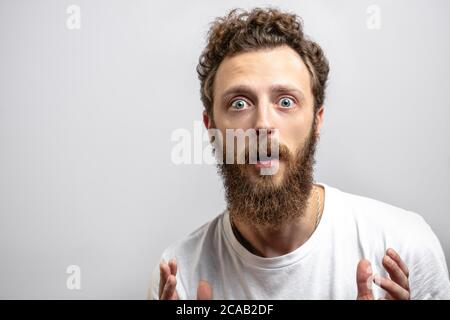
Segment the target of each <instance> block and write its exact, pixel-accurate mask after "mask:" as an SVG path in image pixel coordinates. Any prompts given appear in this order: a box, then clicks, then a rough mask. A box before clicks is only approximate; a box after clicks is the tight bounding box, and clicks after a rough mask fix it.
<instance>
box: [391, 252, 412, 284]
mask: <svg viewBox="0 0 450 320" xmlns="http://www.w3.org/2000/svg"><path fill="white" fill-rule="evenodd" d="M386 253H387V255H388V256H389V257H391V258H392V259H393V260H394V261H395V262H396V263H397V264H398V266H399V267H400V269H402V271H403V273H404V274H405V275H406V277H409V269H408V267H407V266H406V263H405V262H404V261H403V260H402V258H400V255H399V254H398V253H397V251H395V250H394V249H392V248H389V249H387V250H386Z"/></svg>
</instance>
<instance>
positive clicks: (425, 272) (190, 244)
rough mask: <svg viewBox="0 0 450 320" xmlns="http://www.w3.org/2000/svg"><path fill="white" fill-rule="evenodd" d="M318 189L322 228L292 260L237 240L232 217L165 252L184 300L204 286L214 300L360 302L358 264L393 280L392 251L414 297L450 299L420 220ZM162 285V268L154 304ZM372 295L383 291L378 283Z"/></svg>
mask: <svg viewBox="0 0 450 320" xmlns="http://www.w3.org/2000/svg"><path fill="white" fill-rule="evenodd" d="M318 184H319V185H322V186H323V187H324V188H325V203H324V211H323V215H322V219H321V221H320V224H319V225H318V227H317V229H316V231H315V232H314V233H313V234H312V236H311V237H310V238H309V239H308V240H307V241H306V242H305V243H304V244H303V245H301V246H300V247H299V248H297V249H296V250H294V251H292V252H290V253H288V254H286V255H283V256H279V257H275V258H263V257H260V256H256V255H254V254H252V253H250V252H249V251H248V250H247V249H246V248H245V247H243V246H242V245H241V244H240V242H238V240H237V239H236V237H235V236H234V234H233V231H232V229H231V225H230V220H229V215H228V212H227V211H225V212H223V213H222V214H220V215H219V216H217V217H216V218H215V219H213V220H212V221H210V222H208V223H206V224H205V225H203V226H202V227H200V228H199V229H197V230H196V231H194V232H193V233H191V234H190V235H189V236H187V237H186V238H185V239H183V240H181V241H178V242H177V243H174V244H173V245H171V246H170V247H169V248H167V249H166V250H165V251H164V252H163V254H162V257H161V259H163V260H165V261H169V260H170V259H171V258H174V257H175V258H176V259H177V262H178V273H177V292H178V295H179V297H180V299H195V298H196V290H197V285H198V282H199V280H207V281H209V283H211V284H212V288H213V298H214V299H355V298H356V295H357V286H356V267H357V264H358V261H359V260H360V259H362V258H367V259H369V260H370V261H371V262H372V268H373V269H374V272H375V273H378V274H381V275H383V276H387V273H386V271H385V270H384V268H383V266H382V264H381V261H382V258H383V256H384V254H385V252H386V249H388V248H393V249H395V250H396V251H397V252H398V253H399V254H400V256H401V257H402V259H403V261H405V263H406V265H407V266H408V267H409V270H410V276H409V281H410V288H411V298H412V299H450V282H449V275H448V270H447V265H446V262H445V257H444V254H443V251H442V248H441V245H440V243H439V240H438V239H437V237H436V236H435V234H434V233H433V231H432V230H431V228H430V227H429V225H428V224H427V223H426V222H425V221H424V219H423V218H422V217H421V216H419V215H418V214H416V213H414V212H411V211H407V210H404V209H401V208H398V207H394V206H392V205H389V204H386V203H383V202H380V201H377V200H373V199H370V198H367V197H362V196H357V195H353V194H350V193H346V192H343V191H341V190H339V189H337V188H335V187H331V186H329V185H327V184H324V183H318ZM158 286H159V268H158V266H156V268H155V269H154V271H153V273H152V277H151V285H150V290H149V298H150V299H158ZM374 294H375V296H376V297H381V295H382V294H383V290H382V289H380V288H378V287H377V286H376V285H374Z"/></svg>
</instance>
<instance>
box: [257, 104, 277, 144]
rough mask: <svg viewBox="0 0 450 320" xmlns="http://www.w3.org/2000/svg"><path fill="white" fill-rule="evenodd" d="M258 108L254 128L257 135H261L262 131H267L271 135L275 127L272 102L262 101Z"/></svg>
mask: <svg viewBox="0 0 450 320" xmlns="http://www.w3.org/2000/svg"><path fill="white" fill-rule="evenodd" d="M256 109H257V110H256V117H255V125H254V128H255V130H256V133H257V135H259V134H260V132H267V135H268V136H270V135H271V134H272V133H273V130H274V129H275V128H274V127H273V120H272V107H271V106H270V103H268V102H267V103H261V104H259V105H258V107H257V108H256Z"/></svg>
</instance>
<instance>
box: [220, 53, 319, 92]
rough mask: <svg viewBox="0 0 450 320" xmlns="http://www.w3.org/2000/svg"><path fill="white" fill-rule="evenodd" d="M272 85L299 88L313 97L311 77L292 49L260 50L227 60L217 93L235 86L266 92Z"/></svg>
mask: <svg viewBox="0 0 450 320" xmlns="http://www.w3.org/2000/svg"><path fill="white" fill-rule="evenodd" d="M273 84H283V85H288V86H290V87H296V88H298V89H299V90H301V91H302V92H303V93H304V94H305V95H310V94H311V92H310V75H309V72H308V69H307V67H306V65H305V64H304V62H303V60H302V59H301V57H300V55H299V54H298V53H297V52H295V51H294V50H293V49H292V48H290V47H289V46H280V47H276V48H270V49H260V50H256V51H251V52H244V53H239V54H237V55H235V56H232V57H226V58H225V59H224V60H223V61H222V63H221V64H220V66H219V69H218V70H217V73H216V78H215V81H214V93H215V95H216V94H220V93H222V92H224V91H226V90H227V88H230V87H231V86H236V85H246V86H249V87H252V88H255V90H260V89H262V90H264V89H265V88H269V87H271V86H272V85H273Z"/></svg>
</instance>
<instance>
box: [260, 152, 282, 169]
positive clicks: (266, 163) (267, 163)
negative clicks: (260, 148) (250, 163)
mask: <svg viewBox="0 0 450 320" xmlns="http://www.w3.org/2000/svg"><path fill="white" fill-rule="evenodd" d="M277 161H279V159H278V158H275V157H271V156H270V155H266V156H260V155H259V154H258V155H257V158H256V164H255V166H256V167H257V168H270V167H272V166H273V165H274V164H275V162H277Z"/></svg>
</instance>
